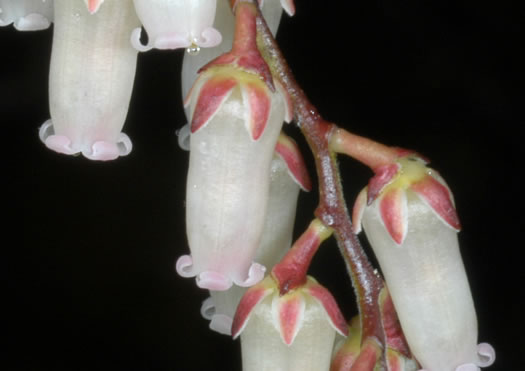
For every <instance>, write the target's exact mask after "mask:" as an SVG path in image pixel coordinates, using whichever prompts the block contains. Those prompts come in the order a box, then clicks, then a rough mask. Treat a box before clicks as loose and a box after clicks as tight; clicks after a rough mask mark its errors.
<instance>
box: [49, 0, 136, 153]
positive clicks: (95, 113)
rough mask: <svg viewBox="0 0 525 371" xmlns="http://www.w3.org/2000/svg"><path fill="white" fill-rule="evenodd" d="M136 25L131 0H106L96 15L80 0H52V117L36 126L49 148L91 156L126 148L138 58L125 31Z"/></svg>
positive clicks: (50, 74) (121, 151)
mask: <svg viewBox="0 0 525 371" xmlns="http://www.w3.org/2000/svg"><path fill="white" fill-rule="evenodd" d="M138 24H139V21H138V19H137V17H136V15H135V12H134V9H133V3H132V2H131V0H107V1H106V2H105V3H104V6H102V7H101V8H100V9H99V11H98V12H97V13H96V14H94V15H91V14H90V13H89V12H88V10H87V9H86V6H85V4H84V2H83V1H81V0H56V1H55V28H54V35H53V51H52V55H51V70H50V73H49V94H50V111H51V122H48V123H47V124H45V125H44V126H43V127H42V128H41V130H40V137H41V139H42V140H43V141H44V143H45V144H46V145H47V146H48V147H50V148H51V149H53V150H55V151H57V152H61V153H66V154H75V153H79V152H81V153H82V154H83V155H84V156H85V157H87V158H90V159H95V160H110V159H114V158H116V157H118V156H122V155H126V154H128V153H129V151H130V150H131V142H130V140H129V138H128V137H127V136H126V135H125V134H122V133H121V130H122V126H123V125H124V121H125V119H126V115H127V111H128V106H129V101H130V97H131V91H132V88H133V80H134V77H135V67H136V60H137V52H136V51H135V50H134V49H133V48H132V47H131V45H130V44H129V33H130V32H131V30H132V29H133V28H134V27H136V26H137V25H138Z"/></svg>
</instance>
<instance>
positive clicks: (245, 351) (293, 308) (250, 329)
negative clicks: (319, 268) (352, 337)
mask: <svg viewBox="0 0 525 371" xmlns="http://www.w3.org/2000/svg"><path fill="white" fill-rule="evenodd" d="M279 291H280V290H279V287H278V285H277V284H276V281H275V280H274V279H273V277H272V276H271V275H269V276H268V277H266V278H265V279H264V280H263V281H262V282H260V283H259V284H257V285H256V286H254V287H251V288H250V289H249V290H248V291H247V292H246V294H245V295H244V296H243V298H242V300H241V302H240V304H239V306H238V308H237V312H236V314H235V318H234V321H233V326H232V334H233V337H234V338H237V337H239V336H240V337H241V349H242V364H243V370H244V371H323V370H326V371H327V370H329V367H330V358H331V354H332V348H333V345H334V339H335V335H336V333H339V334H341V335H343V336H346V335H347V331H348V328H347V326H346V322H345V319H344V317H343V315H342V314H341V312H340V311H339V308H338V306H337V303H336V302H335V300H334V298H333V296H332V295H331V294H330V292H329V291H328V290H327V289H325V288H324V287H323V286H321V285H319V284H318V283H317V282H316V281H315V280H314V279H313V278H311V277H308V279H307V281H306V283H305V284H304V285H302V286H299V287H297V288H295V289H294V290H290V291H289V292H288V293H286V294H284V295H281V294H280V292H279Z"/></svg>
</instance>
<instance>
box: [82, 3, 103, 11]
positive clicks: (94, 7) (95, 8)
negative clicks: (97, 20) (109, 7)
mask: <svg viewBox="0 0 525 371" xmlns="http://www.w3.org/2000/svg"><path fill="white" fill-rule="evenodd" d="M84 2H85V3H86V7H87V9H88V12H89V13H91V14H95V13H96V12H98V10H99V8H100V6H101V5H102V3H103V2H104V0H84Z"/></svg>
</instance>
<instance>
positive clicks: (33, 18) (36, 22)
mask: <svg viewBox="0 0 525 371" xmlns="http://www.w3.org/2000/svg"><path fill="white" fill-rule="evenodd" d="M52 21H53V0H0V26H7V25H10V24H11V23H13V25H14V27H15V28H16V29H17V30H19V31H37V30H43V29H46V28H48V27H49V25H50V24H51V22H52Z"/></svg>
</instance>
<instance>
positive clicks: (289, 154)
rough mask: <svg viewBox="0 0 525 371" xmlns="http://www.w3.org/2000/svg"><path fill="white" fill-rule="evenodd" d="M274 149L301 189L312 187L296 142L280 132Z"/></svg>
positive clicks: (308, 189) (307, 189) (306, 189)
mask: <svg viewBox="0 0 525 371" xmlns="http://www.w3.org/2000/svg"><path fill="white" fill-rule="evenodd" d="M275 151H276V152H277V154H278V155H279V156H280V157H281V158H282V159H283V161H284V162H285V163H286V166H287V167H288V173H289V174H290V176H291V177H292V178H293V179H294V180H295V182H296V183H297V184H298V185H299V186H300V187H301V189H302V190H303V191H306V192H308V191H310V190H311V189H312V181H311V180H310V176H309V175H308V170H307V168H306V164H305V163H304V159H303V156H302V155H301V151H300V150H299V146H298V145H297V143H296V142H295V141H294V140H293V139H292V138H290V137H289V136H287V135H285V134H284V133H281V135H279V139H278V140H277V145H276V146H275Z"/></svg>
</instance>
